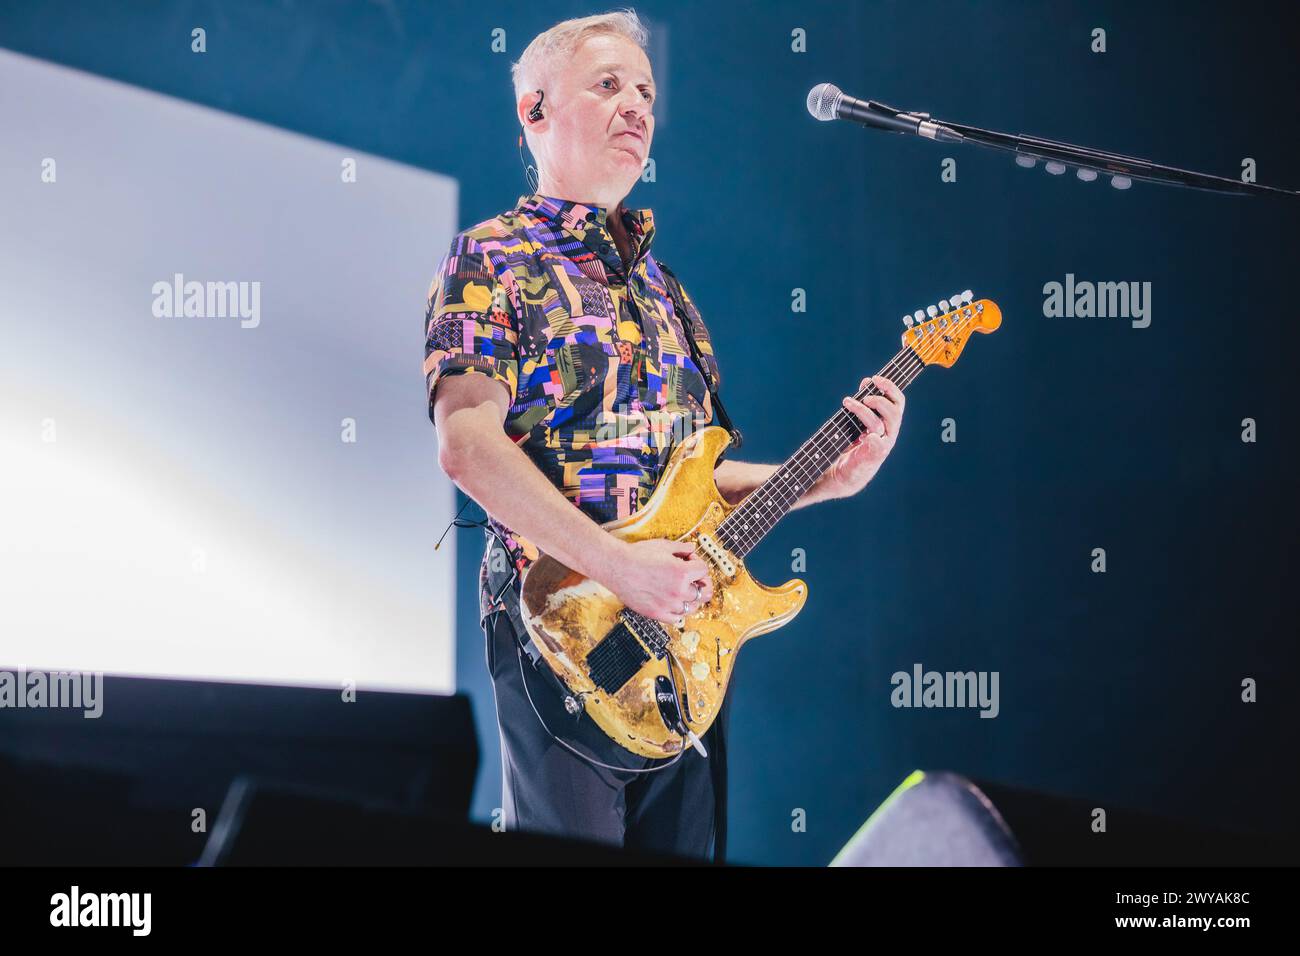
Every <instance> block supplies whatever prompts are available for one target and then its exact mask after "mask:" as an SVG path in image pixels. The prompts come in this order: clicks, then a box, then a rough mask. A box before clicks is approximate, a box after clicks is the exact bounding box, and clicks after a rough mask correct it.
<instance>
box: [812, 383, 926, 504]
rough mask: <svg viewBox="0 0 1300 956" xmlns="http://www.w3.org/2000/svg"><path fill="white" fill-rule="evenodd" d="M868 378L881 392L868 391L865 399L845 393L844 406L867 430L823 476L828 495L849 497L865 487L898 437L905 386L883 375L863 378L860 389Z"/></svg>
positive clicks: (864, 385)
mask: <svg viewBox="0 0 1300 956" xmlns="http://www.w3.org/2000/svg"><path fill="white" fill-rule="evenodd" d="M868 382H871V383H872V384H874V385H875V386H876V388H877V389H879V390H880V391H881V393H882V394H880V395H867V396H866V397H865V398H863V400H862V401H858V400H857V399H856V398H853V397H852V396H848V395H846V396H845V397H844V402H843V404H844V407H845V408H847V409H848V410H849V411H850V412H851V413H852V414H853V415H855V416H856V417H857V419H858V421H860V422H861V423H862V424H863V426H864V427H865V428H866V431H865V432H864V433H863V434H862V436H861V437H859V438H858V440H857V441H855V442H854V443H853V444H852V445H850V446H849V447H848V448H847V449H845V451H844V454H842V455H840V457H839V458H838V459H836V461H835V464H834V465H832V466H831V468H830V470H829V471H827V472H826V474H825V476H823V478H822V479H821V481H822V483H824V485H825V491H826V495H827V496H828V497H832V498H847V497H849V496H850V495H856V494H857V493H858V492H859V491H861V490H862V489H863V488H865V487H866V486H867V482H869V481H870V480H871V479H872V478H874V477H875V475H876V472H877V471H879V470H880V465H881V463H882V462H884V460H885V459H886V458H888V457H889V453H890V452H891V451H892V450H893V448H894V442H896V441H897V440H898V430H899V428H901V427H902V425H903V406H904V405H905V404H906V399H904V398H903V390H902V389H900V388H899V387H898V386H897V385H895V384H894V383H893V382H891V381H890V380H889V379H887V378H885V376H883V375H873V376H871V377H870V378H864V379H863V380H862V383H861V384H860V385H859V386H858V389H859V390H861V389H863V388H866V386H867V383H868Z"/></svg>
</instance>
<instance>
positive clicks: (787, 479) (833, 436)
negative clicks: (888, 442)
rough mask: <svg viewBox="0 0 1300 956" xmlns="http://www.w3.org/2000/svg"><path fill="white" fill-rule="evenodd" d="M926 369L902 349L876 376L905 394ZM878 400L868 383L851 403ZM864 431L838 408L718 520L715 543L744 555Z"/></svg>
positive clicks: (910, 350) (876, 391)
mask: <svg viewBox="0 0 1300 956" xmlns="http://www.w3.org/2000/svg"><path fill="white" fill-rule="evenodd" d="M924 368H925V363H924V362H923V361H921V358H920V356H918V355H917V354H916V352H914V351H913V350H912V349H911V348H910V347H908V346H904V347H903V349H902V350H901V351H900V352H899V353H898V354H897V355H895V356H894V358H893V359H892V360H891V361H890V362H889V364H887V365H886V366H885V367H884V368H882V369H881V370H880V372H879V373H878V374H880V375H883V376H884V377H885V378H887V379H889V380H890V381H891V382H893V383H894V384H895V385H897V386H898V387H899V388H906V387H907V386H908V385H910V384H911V383H912V382H913V381H914V380H915V379H916V376H918V375H919V374H921V371H922V370H923V369H924ZM879 394H881V392H880V389H878V388H876V386H875V385H874V384H872V383H870V382H868V383H867V387H866V388H864V389H862V390H861V391H859V392H858V393H857V394H856V395H854V397H855V398H857V399H859V400H860V399H862V398H863V397H865V396H867V395H879ZM864 431H866V428H865V426H864V425H863V424H862V422H860V421H859V420H858V418H857V416H856V415H854V414H852V413H851V412H849V410H848V409H847V408H843V407H841V408H840V409H839V410H838V411H837V412H836V413H835V414H834V415H832V416H831V417H830V418H829V419H828V420H827V421H826V423H825V424H824V425H822V427H821V428H819V429H817V431H816V432H814V433H813V435H812V437H811V438H809V439H808V440H807V441H806V442H804V443H803V444H802V445H800V446H799V448H798V449H797V450H796V451H795V453H794V454H793V455H791V456H790V457H789V458H788V459H787V460H786V462H785V463H784V464H783V465H781V467H780V468H778V469H777V470H776V471H775V472H774V473H773V474H772V476H771V477H770V478H768V479H767V481H765V482H763V484H761V485H759V486H758V487H757V488H755V489H754V490H753V491H751V492H750V493H749V494H748V495H747V496H746V497H745V500H744V501H742V502H741V503H740V504H739V505H737V506H736V508H735V509H734V510H733V511H732V512H731V514H729V515H727V517H726V518H724V519H723V520H722V522H721V524H719V525H718V530H717V537H718V542H719V543H720V544H721V545H722V546H723V547H724V548H726V549H727V550H728V551H730V552H731V553H732V554H734V555H736V556H737V557H744V556H745V555H746V554H748V553H749V552H750V551H751V550H752V549H753V548H754V546H755V545H757V544H758V542H759V541H761V540H762V539H763V537H764V535H766V534H767V533H768V532H769V531H771V530H772V529H773V528H774V527H775V526H776V523H777V522H778V521H780V520H781V519H782V518H783V517H784V516H785V515H786V514H787V513H788V512H789V511H790V509H791V508H792V507H794V504H795V502H796V501H798V500H799V498H800V497H802V496H803V494H804V492H806V491H807V490H808V489H809V488H811V487H812V486H813V484H814V483H815V482H816V481H817V479H818V478H820V477H821V476H822V475H824V474H825V473H826V472H827V470H828V469H829V468H830V467H831V465H833V464H834V463H835V460H836V459H837V458H839V456H840V455H841V454H843V453H844V451H845V450H846V449H848V448H849V446H850V445H852V444H853V443H854V442H855V441H857V440H858V438H860V437H861V436H862V433H863V432H864Z"/></svg>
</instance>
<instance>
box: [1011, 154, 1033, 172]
mask: <svg viewBox="0 0 1300 956" xmlns="http://www.w3.org/2000/svg"><path fill="white" fill-rule="evenodd" d="M1016 165H1017V166H1023V167H1024V168H1025V169H1033V168H1034V167H1035V166H1037V165H1038V160H1037V159H1035V158H1034V157H1033V156H1026V155H1025V154H1024V153H1021V154H1019V155H1018V156H1017V157H1016Z"/></svg>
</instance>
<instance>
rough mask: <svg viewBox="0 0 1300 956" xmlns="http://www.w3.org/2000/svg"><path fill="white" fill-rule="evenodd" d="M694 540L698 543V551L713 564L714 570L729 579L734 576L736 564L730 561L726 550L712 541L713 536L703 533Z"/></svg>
mask: <svg viewBox="0 0 1300 956" xmlns="http://www.w3.org/2000/svg"><path fill="white" fill-rule="evenodd" d="M695 540H696V541H698V542H699V544H700V550H701V551H703V552H704V554H705V556H706V557H708V559H709V560H710V561H712V562H713V566H714V567H715V568H717V569H718V570H719V571H721V572H722V573H723V574H724V575H726V576H727V577H729V578H734V577H735V576H736V562H735V561H733V560H732V559H731V555H730V554H728V553H727V549H726V548H724V547H723V546H722V545H720V544H718V542H717V541H715V540H714V539H713V535H711V534H709V533H708V532H707V531H703V532H701V533H700V534H699V535H697V536H696V538H695Z"/></svg>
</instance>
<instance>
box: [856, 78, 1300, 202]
mask: <svg viewBox="0 0 1300 956" xmlns="http://www.w3.org/2000/svg"><path fill="white" fill-rule="evenodd" d="M869 105H870V106H871V107H872V108H873V109H876V110H880V111H881V112H883V113H888V114H890V115H892V116H897V117H901V118H902V119H905V120H916V121H925V122H929V123H932V124H935V125H937V126H938V128H939V129H940V130H942V131H944V132H945V133H948V134H951V135H941V136H937V137H934V138H936V139H940V140H942V141H946V142H969V143H974V144H976V145H977V146H984V147H987V148H989V149H999V150H1003V151H1004V152H1008V153H1015V154H1016V162H1017V163H1018V164H1019V165H1021V166H1025V167H1028V168H1032V167H1033V166H1035V165H1037V163H1038V161H1039V160H1040V159H1041V160H1044V161H1045V162H1046V164H1047V165H1046V166H1045V168H1046V170H1047V171H1048V172H1049V173H1052V174H1053V175H1057V176H1059V175H1060V174H1061V173H1064V172H1065V170H1066V168H1067V167H1070V166H1073V167H1074V168H1075V169H1076V171H1077V172H1076V175H1077V176H1078V177H1079V178H1080V179H1082V180H1084V181H1085V182H1088V181H1091V180H1093V179H1096V178H1097V176H1098V174H1102V175H1106V176H1110V177H1111V185H1112V186H1114V187H1115V188H1116V189H1127V188H1128V187H1129V186H1131V185H1132V181H1133V180H1135V179H1141V180H1144V181H1146V182H1151V183H1160V184H1162V185H1165V186H1181V187H1184V188H1186V189H1200V190H1204V191H1206V192H1214V193H1222V194H1228V195H1238V196H1259V195H1266V194H1268V195H1280V196H1290V197H1291V198H1293V199H1294V198H1300V190H1294V189H1282V188H1280V187H1278V186H1264V185H1262V184H1260V183H1246V182H1242V181H1241V180H1239V179H1229V178H1228V177H1226V176H1211V175H1210V174H1208V173H1198V172H1193V171H1192V170H1190V169H1178V168H1176V167H1174V166H1162V165H1160V164H1159V163H1153V162H1150V161H1149V160H1145V159H1138V158H1137V157H1135V156H1123V155H1121V154H1119V153H1108V152H1105V151H1103V150H1100V149H1091V148H1090V147H1087V146H1075V145H1073V144H1071V143H1059V142H1057V141H1056V140H1051V139H1041V138H1039V137H1037V136H1016V135H1013V134H1011V133H999V132H997V131H996V130H988V129H980V128H979V127H978V126H965V125H963V124H961V123H950V122H948V121H947V120H936V119H934V118H933V117H931V116H930V114H929V113H908V112H905V111H903V110H898V109H895V108H894V107H892V106H886V105H885V104H884V103H880V102H878V101H876V100H870V101H869Z"/></svg>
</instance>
